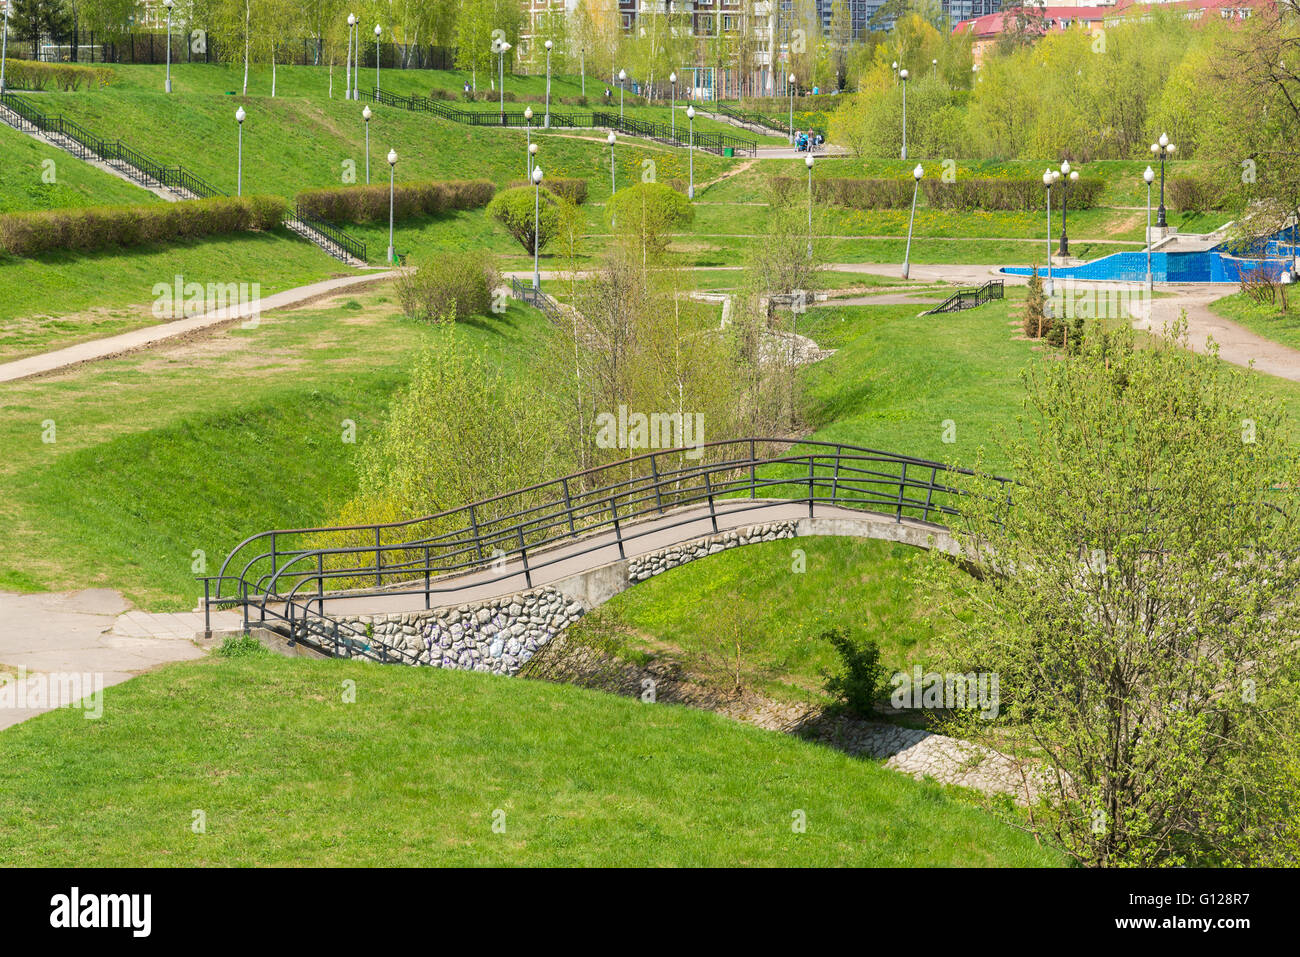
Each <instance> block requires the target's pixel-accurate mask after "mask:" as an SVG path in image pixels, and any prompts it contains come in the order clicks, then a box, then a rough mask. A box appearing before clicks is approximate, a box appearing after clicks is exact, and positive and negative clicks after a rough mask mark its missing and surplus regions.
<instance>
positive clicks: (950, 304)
mask: <svg viewBox="0 0 1300 957" xmlns="http://www.w3.org/2000/svg"><path fill="white" fill-rule="evenodd" d="M1004 295H1005V287H1004V285H1003V281H1002V280H1001V279H990V280H989V281H988V282H986V283H984V285H982V286H976V287H975V288H974V289H960V290H958V291H957V292H955V293H953V294H952V295H951V296H949V297H948V298H947V299H945V300H944V301H943V302H941V303H940V304H939V305H937V306H935V307H934V308H933V309H930V310H928V311H927V312H925V313H922V315H926V316H934V315H938V314H939V313H942V312H960V311H961V310H963V309H974V308H975V307H976V306H982V305H984V303H986V302H992V301H993V300H994V299H1001V298H1003V296H1004Z"/></svg>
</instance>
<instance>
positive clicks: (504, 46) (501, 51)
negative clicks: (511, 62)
mask: <svg viewBox="0 0 1300 957" xmlns="http://www.w3.org/2000/svg"><path fill="white" fill-rule="evenodd" d="M492 45H493V46H494V47H496V54H497V86H498V87H499V88H500V89H499V90H498V91H497V92H498V93H500V94H501V125H502V126H505V125H506V51H507V50H509V49H510V44H509V43H508V42H507V41H505V40H493V41H492Z"/></svg>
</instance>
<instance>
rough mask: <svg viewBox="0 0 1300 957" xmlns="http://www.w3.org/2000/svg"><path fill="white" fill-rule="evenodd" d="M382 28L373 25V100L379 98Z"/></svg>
mask: <svg viewBox="0 0 1300 957" xmlns="http://www.w3.org/2000/svg"><path fill="white" fill-rule="evenodd" d="M383 32H384V28H383V27H381V26H380V25H379V24H375V98H376V99H378V97H379V38H380V36H382V35H383Z"/></svg>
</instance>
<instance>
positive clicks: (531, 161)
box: [528, 143, 539, 176]
mask: <svg viewBox="0 0 1300 957" xmlns="http://www.w3.org/2000/svg"><path fill="white" fill-rule="evenodd" d="M538 148H539V147H538V145H537V144H536V143H529V144H528V175H529V176H532V175H533V167H534V166H536V165H537V150H538Z"/></svg>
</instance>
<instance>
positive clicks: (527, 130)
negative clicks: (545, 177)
mask: <svg viewBox="0 0 1300 957" xmlns="http://www.w3.org/2000/svg"><path fill="white" fill-rule="evenodd" d="M524 136H525V140H524V142H525V144H526V145H525V149H526V150H527V151H528V155H527V156H525V157H524V163H525V167H524V175H525V176H532V175H533V158H532V153H533V108H532V107H531V106H525V107H524Z"/></svg>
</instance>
